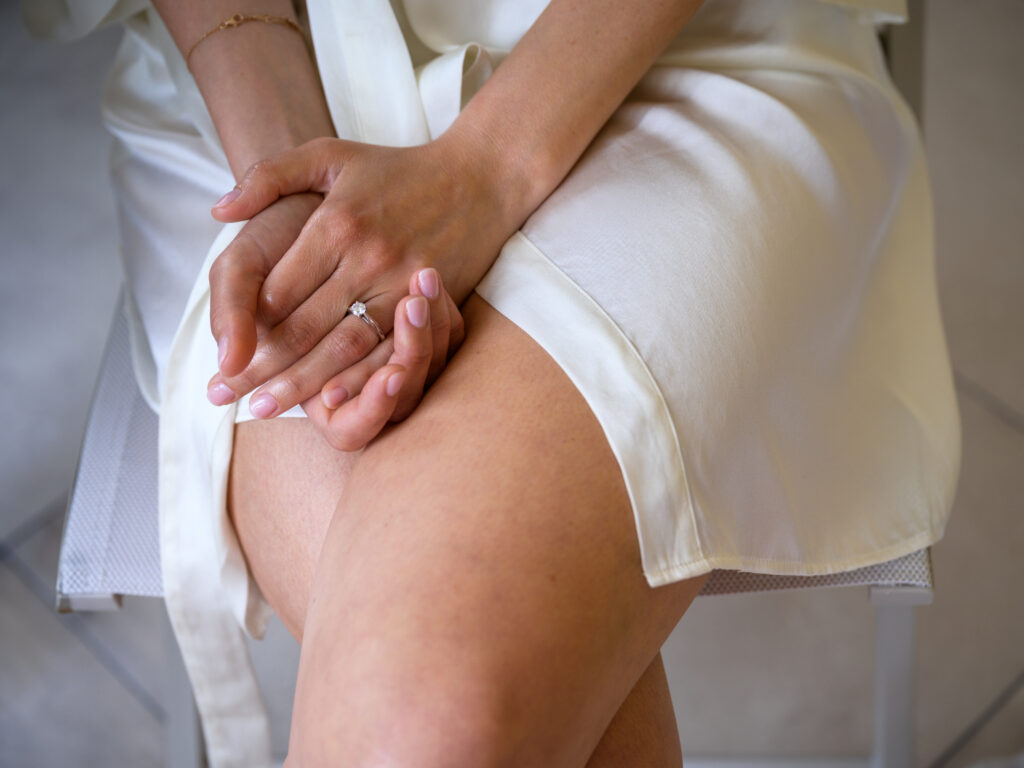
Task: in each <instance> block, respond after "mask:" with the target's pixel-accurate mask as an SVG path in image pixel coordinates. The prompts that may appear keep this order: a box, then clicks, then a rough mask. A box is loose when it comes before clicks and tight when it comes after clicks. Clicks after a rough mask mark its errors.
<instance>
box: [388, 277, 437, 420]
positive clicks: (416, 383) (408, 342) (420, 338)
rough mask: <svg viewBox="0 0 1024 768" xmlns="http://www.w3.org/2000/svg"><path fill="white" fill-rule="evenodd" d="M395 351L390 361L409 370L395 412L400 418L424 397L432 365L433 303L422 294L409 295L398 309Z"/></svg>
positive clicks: (395, 417) (406, 414)
mask: <svg viewBox="0 0 1024 768" xmlns="http://www.w3.org/2000/svg"><path fill="white" fill-rule="evenodd" d="M394 339H395V353H394V355H392V357H391V360H389V363H393V364H398V365H401V366H402V367H403V368H405V370H406V375H405V381H404V384H403V386H402V390H401V392H400V393H399V395H398V403H397V404H396V406H395V412H394V413H393V414H392V419H393V420H394V421H401V420H402V419H404V418H405V417H406V416H408V415H409V414H410V413H412V412H413V410H414V409H415V408H416V406H417V405H418V404H419V402H420V400H421V399H422V398H423V386H424V384H425V382H426V379H427V371H428V370H429V368H430V363H431V357H432V349H433V344H432V341H431V327H430V303H429V302H428V301H427V299H426V298H425V297H423V296H408V297H406V298H404V299H403V300H402V301H401V302H399V305H398V307H396V309H395V333H394Z"/></svg>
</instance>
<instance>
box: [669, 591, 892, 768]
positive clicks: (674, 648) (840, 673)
mask: <svg viewBox="0 0 1024 768" xmlns="http://www.w3.org/2000/svg"><path fill="white" fill-rule="evenodd" d="M873 632H874V616H873V613H872V611H871V608H870V606H869V604H868V601H867V590H866V589H864V588H854V589H838V590H834V589H830V590H806V591H802V592H793V593H786V594H779V593H774V594H768V593H762V594H755V595H737V596H725V597H701V598H698V599H697V601H696V602H695V603H694V605H693V606H692V607H691V608H690V610H689V612H687V614H686V616H684V617H683V621H682V622H681V623H680V625H679V627H677V629H676V631H675V632H674V633H673V635H672V637H671V638H670V640H669V642H668V643H667V644H666V646H665V648H664V649H663V651H662V652H663V654H664V658H665V664H666V668H667V670H668V675H669V682H670V685H671V687H672V698H673V702H674V704H675V707H676V717H677V720H678V723H679V732H680V737H681V739H682V743H683V750H684V754H685V755H687V756H693V757H695V756H708V755H721V756H744V755H765V756H783V755H785V756H790V755H821V754H833V755H840V756H843V755H857V754H862V755H867V753H868V752H869V751H870V749H871V716H872V715H871V695H872V690H871V688H872V666H871V664H872V658H873V656H872V653H873V637H874V635H873Z"/></svg>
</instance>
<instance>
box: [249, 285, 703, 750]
mask: <svg viewBox="0 0 1024 768" xmlns="http://www.w3.org/2000/svg"><path fill="white" fill-rule="evenodd" d="M467 322H468V323H469V326H470V331H469V333H468V335H467V342H466V345H465V347H464V348H463V350H462V351H460V353H459V355H458V356H457V357H456V358H455V360H453V362H452V364H451V366H450V367H449V369H448V370H447V371H446V372H445V374H444V375H443V376H442V378H441V379H440V380H439V382H438V383H437V384H436V385H435V387H434V389H433V390H432V391H431V393H430V394H429V395H428V397H427V399H426V400H425V401H424V403H423V404H422V405H421V406H420V408H419V409H418V410H417V412H416V413H415V414H414V415H413V416H412V417H411V418H410V419H409V420H408V421H407V422H405V423H403V424H402V425H400V426H399V427H397V428H396V429H394V430H392V431H391V432H390V433H389V434H388V435H385V436H383V437H382V438H381V439H379V440H378V441H376V442H375V443H374V444H373V445H371V446H370V447H369V448H368V449H367V450H366V451H365V452H364V454H363V455H362V456H361V457H360V458H359V459H358V460H357V463H356V465H355V471H354V472H351V474H350V475H349V472H350V471H351V460H350V459H349V460H345V461H342V460H341V459H337V458H335V459H331V458H324V457H323V456H322V455H320V456H318V457H315V458H312V459H311V458H310V457H309V456H300V462H299V463H300V464H301V463H302V462H306V463H311V464H312V465H313V466H314V467H316V468H317V474H316V475H315V477H317V478H319V479H317V481H316V483H315V485H316V486H320V485H324V484H325V485H327V486H330V487H329V488H328V489H327V491H328V493H327V495H328V498H330V496H331V494H338V493H340V497H341V500H340V503H339V504H338V506H337V512H336V513H335V514H334V517H333V519H332V521H331V522H330V528H329V531H328V533H327V538H326V541H325V544H324V548H323V551H322V553H321V555H320V561H319V564H318V571H317V575H316V577H315V581H314V582H313V587H312V593H311V594H312V599H311V602H310V607H309V616H308V620H307V621H306V622H305V624H304V625H303V624H302V619H301V617H300V616H293V618H292V620H291V625H292V626H293V628H294V627H301V630H300V631H304V633H305V638H304V641H305V642H304V647H303V661H302V666H301V669H300V680H299V691H298V694H297V697H296V711H295V721H294V724H293V739H292V744H293V753H292V756H291V757H290V760H291V761H292V762H293V763H294V764H295V765H302V764H307V762H308V764H318V763H319V762H320V761H321V760H323V761H325V762H330V761H332V760H335V759H340V758H343V757H351V758H352V759H353V761H354V763H355V764H361V762H362V761H363V760H368V759H372V760H374V761H377V763H376V764H385V765H386V764H389V763H394V764H401V765H440V764H445V765H448V764H454V765H462V764H471V765H488V764H514V765H545V766H559V765H566V766H569V765H572V766H582V765H584V764H585V763H586V761H587V758H588V757H589V756H590V754H591V752H593V750H594V749H595V747H597V745H598V741H599V740H600V739H601V735H602V733H604V731H605V728H606V727H607V726H608V724H609V722H612V718H613V716H614V715H615V713H616V711H618V710H619V707H620V705H621V704H622V703H623V701H624V700H625V699H626V697H627V694H629V692H630V690H631V689H633V688H634V686H635V685H636V684H637V681H638V680H641V676H642V675H643V673H644V671H645V670H646V669H647V668H648V666H649V665H650V664H651V662H652V660H654V659H655V657H656V654H657V650H658V648H659V647H660V645H661V642H662V641H663V640H664V639H665V637H666V636H667V634H668V632H669V631H670V630H671V628H672V626H674V624H675V622H676V621H677V620H678V618H679V617H680V616H681V615H682V613H683V611H684V610H685V609H686V607H687V606H688V605H689V602H690V600H691V599H692V597H693V596H694V595H695V593H696V591H697V590H698V589H699V586H700V583H701V582H702V581H703V579H696V580H692V581H691V582H684V583H680V584H676V585H671V586H669V587H663V588H659V589H657V590H651V589H650V588H649V587H648V586H647V584H646V582H645V581H644V580H643V577H642V574H641V572H640V566H639V552H638V549H637V545H636V533H635V530H634V528H633V523H632V518H631V515H630V513H629V505H628V499H627V497H626V495H625V489H624V487H623V486H622V480H621V476H620V474H619V471H618V467H617V464H616V463H615V460H614V458H613V457H612V455H611V452H610V450H609V448H608V446H607V443H606V442H605V441H604V438H603V434H602V433H601V431H600V428H599V426H598V425H597V423H596V421H595V420H594V419H593V416H592V414H591V413H590V411H589V409H587V408H586V405H585V404H584V403H583V401H582V399H581V398H580V396H579V394H578V392H576V390H575V388H574V387H572V385H571V383H570V382H568V380H567V379H566V378H565V376H564V374H562V372H561V371H560V370H559V369H558V368H557V366H555V365H554V363H553V362H552V361H551V360H550V359H549V358H547V356H546V355H545V354H544V353H543V352H542V351H541V350H540V349H539V348H538V347H536V345H535V344H534V343H533V342H532V340H530V339H529V338H528V337H526V336H525V335H523V334H522V333H521V332H520V331H519V330H518V329H517V328H516V327H515V326H513V325H512V324H510V323H508V322H507V321H505V320H504V318H501V316H500V315H498V314H497V313H495V312H494V311H493V310H491V309H490V308H489V307H487V306H486V305H485V304H483V302H481V301H479V300H478V299H474V300H472V301H471V302H470V305H468V306H467ZM538 404H541V405H540V406H538ZM274 426H275V427H277V428H280V427H282V426H284V425H274ZM249 427H253V428H258V429H263V430H267V429H273V428H274V427H272V426H270V425H243V426H242V427H239V430H238V435H239V443H238V449H237V451H236V464H235V477H234V482H233V492H234V495H233V506H234V510H235V514H236V516H237V523H238V525H239V529H240V532H241V537H242V540H243V543H244V545H245V546H246V548H247V551H248V552H249V555H250V562H251V564H252V565H253V568H254V571H255V572H256V575H257V579H258V580H260V582H261V584H263V585H264V588H265V591H266V593H267V594H268V597H269V598H270V599H271V602H272V603H273V602H274V601H275V596H274V595H275V594H278V595H280V594H286V593H287V592H288V590H287V588H285V589H282V590H280V591H278V590H275V588H274V587H273V586H272V585H271V584H269V583H268V582H269V581H273V580H274V578H275V577H274V576H269V577H268V575H267V574H266V573H264V574H261V566H260V563H261V562H262V561H264V560H266V561H268V562H269V561H271V560H272V557H269V556H267V555H266V554H265V552H257V550H258V549H259V546H254V544H257V545H258V543H259V542H260V541H261V535H262V534H261V531H264V532H265V530H266V529H267V528H268V524H267V520H266V519H262V520H259V521H256V523H255V524H252V523H253V521H254V520H255V518H256V513H255V511H254V510H255V508H256V507H257V506H258V504H250V503H248V500H247V498H246V494H248V492H249V489H250V488H259V487H260V486H259V483H260V482H264V481H267V480H269V482H270V484H271V485H272V486H275V487H281V488H287V487H288V486H290V485H296V484H298V485H300V486H301V485H302V481H299V482H298V483H297V482H296V479H295V477H294V476H291V477H289V476H287V475H285V476H284V477H278V478H274V471H273V470H274V462H269V464H268V463H266V462H262V463H261V461H260V454H261V452H262V451H263V450H264V449H266V448H267V446H266V445H262V446H256V445H251V446H250V447H251V448H252V455H249V456H247V454H246V450H249V448H247V447H246V440H247V439H248V438H247V437H246V436H245V432H247V431H249V429H248V428H249ZM264 442H265V441H264ZM298 450H299V451H301V452H302V453H312V454H317V453H320V452H321V451H322V450H324V449H322V448H321V444H320V443H319V442H318V441H317V442H313V441H306V440H303V441H301V443H300V445H299V446H298ZM326 450H329V449H326ZM269 453H271V454H272V453H274V452H273V451H270V452H269ZM277 453H278V455H279V456H280V455H281V454H280V452H279V451H278V452H277ZM263 458H264V459H266V458H267V454H266V453H264V454H263ZM286 463H287V462H286ZM332 466H334V472H335V474H336V475H337V476H338V477H340V478H341V479H339V480H337V481H336V482H335V481H333V480H332V481H330V482H323V481H322V478H323V477H324V476H325V474H326V472H325V468H326V470H327V471H331V467H332ZM279 468H280V467H279ZM300 477H301V475H300ZM332 477H334V475H332ZM346 477H347V482H346V479H345V478H346ZM270 478H274V479H270ZM247 480H248V481H249V482H247ZM342 488H343V492H342ZM294 491H295V493H297V494H299V495H301V496H304V497H310V498H314V497H316V496H317V493H316V492H314V491H311V490H310V488H309V487H308V486H307V487H299V488H296V489H294ZM295 497H296V496H295V495H294V494H293V496H292V498H295ZM335 498H337V496H335ZM264 500H266V499H264ZM318 503H323V501H322V500H320V501H319V502H318ZM270 517H271V518H277V519H279V520H280V519H286V520H288V521H290V522H287V523H285V524H284V525H283V528H284V529H287V528H288V527H289V525H292V524H294V521H296V520H298V521H299V522H298V525H299V526H300V527H301V526H303V525H308V526H310V527H311V528H315V527H316V525H315V523H314V522H312V521H314V520H316V519H320V520H321V521H322V520H323V518H324V517H330V513H327V514H326V515H324V513H320V514H319V515H318V514H313V515H307V514H304V512H303V510H302V509H301V506H300V508H299V509H295V508H294V507H293V508H292V509H290V510H280V509H277V510H272V511H271V513H270ZM281 527H282V526H279V529H280V528H281ZM269 528H270V529H273V528H274V526H273V525H270V526H269ZM247 531H248V532H249V533H246V532H247ZM263 538H265V536H264V537H263ZM315 549H316V544H315V543H310V542H309V541H307V543H306V546H305V551H306V553H307V555H306V561H307V565H308V560H309V557H310V556H312V555H311V553H312V552H314V551H315ZM266 551H271V550H270V549H269V548H268V549H267V550H266ZM300 559H301V558H300ZM264 570H265V571H266V570H269V569H264ZM293 570H294V572H293V573H292V574H291V579H292V581H291V583H292V584H293V585H298V584H303V583H309V581H310V578H309V575H308V568H306V569H305V570H303V569H302V568H296V569H293ZM277 578H280V579H281V581H282V583H283V584H284V585H285V587H287V583H288V579H287V578H281V574H280V573H278V574H277ZM296 591H298V590H296ZM278 603H281V601H280V600H278ZM278 607H285V606H283V605H282V606H278ZM285 610H286V611H287V610H288V609H287V608H285ZM643 688H644V686H638V690H642V689H643ZM664 704H667V702H662V704H661V705H659V706H658V708H657V709H656V710H655V712H652V717H651V718H650V719H651V720H658V712H660V713H661V715H662V716H663V715H664V710H665V707H664ZM669 706H670V705H669ZM668 712H669V717H671V711H670V709H669V710H668ZM619 721H622V722H624V723H626V724H629V723H631V722H632V723H634V724H635V722H636V721H637V718H635V717H633V718H630V717H627V716H626V714H625V712H624V714H623V717H622V718H617V719H616V721H615V722H619ZM607 740H608V737H606V741H607ZM606 752H607V750H606ZM610 754H611V755H612V756H613V757H614V755H615V754H616V753H615V752H614V751H612V752H611V753H610ZM632 757H633V759H634V760H635V759H638V754H637V753H635V752H634V753H633V755H632ZM595 758H597V759H602V758H601V751H599V752H598V753H596V754H595ZM644 763H645V764H654V765H657V764H661V763H660V762H658V763H654V762H646V761H644ZM290 764H291V763H290ZM606 764H607V765H613V764H614V763H606ZM669 764H671V763H669ZM592 765H593V764H592Z"/></svg>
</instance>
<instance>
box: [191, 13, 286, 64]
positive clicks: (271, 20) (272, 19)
mask: <svg viewBox="0 0 1024 768" xmlns="http://www.w3.org/2000/svg"><path fill="white" fill-rule="evenodd" d="M249 21H262V22H263V23H265V24H277V25H279V26H282V27H290V28H291V29H294V30H295V31H296V32H298V33H299V34H300V35H302V39H303V41H305V39H306V33H305V32H303V31H302V27H300V26H299V24H298V22H296V21H295V20H294V19H289V18H287V17H286V16H270V15H269V14H266V13H257V14H252V15H243V14H241V13H236V14H235V15H234V16H231V17H230V18H227V19H224V21H222V22H221V23H220V24H218V25H217V26H216V27H214V28H213V29H211V30H209V31H208V32H206V33H205V34H204V35H203V36H202V37H200V38H199V39H198V40H196V41H195V42H194V43H192V47H191V48H189V49H188V53H186V54H185V66H189V61H190V60H191V59H192V53H193V52H194V51H195V49H196V47H197V46H198V45H199V44H200V43H201V42H203V40H205V39H206V38H208V37H209V36H210V35H212V34H214V33H216V32H220V31H221V30H224V29H234V28H235V27H240V26H242V25H243V24H245V23H246V22H249Z"/></svg>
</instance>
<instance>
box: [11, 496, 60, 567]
mask: <svg viewBox="0 0 1024 768" xmlns="http://www.w3.org/2000/svg"><path fill="white" fill-rule="evenodd" d="M67 504H68V491H62V492H61V494H60V495H59V496H57V497H56V498H54V499H53V500H52V501H50V502H49V503H47V504H45V505H43V506H42V507H41V508H40V509H37V510H36V511H35V512H33V513H32V514H31V515H29V517H28V519H27V520H25V521H24V522H23V523H21V525H18V526H16V527H15V528H14V530H13V531H11V532H10V533H9V534H7V536H6V537H4V538H0V545H3V546H5V547H7V548H8V549H10V550H12V551H13V550H15V549H17V548H18V547H20V546H21V545H22V544H24V543H25V542H26V541H28V540H29V539H31V538H32V537H33V536H35V535H36V534H37V533H39V531H41V530H42V529H43V528H45V527H46V526H47V525H49V523H50V521H51V520H52V519H53V518H55V517H56V516H57V515H62V514H64V512H65V510H66V509H67ZM2 559H3V555H2V554H0V560H2Z"/></svg>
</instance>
